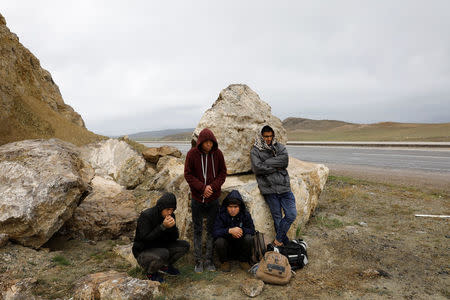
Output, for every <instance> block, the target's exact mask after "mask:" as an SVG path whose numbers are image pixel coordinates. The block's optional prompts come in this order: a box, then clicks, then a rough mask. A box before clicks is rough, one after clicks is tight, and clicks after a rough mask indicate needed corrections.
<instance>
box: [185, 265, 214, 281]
mask: <svg viewBox="0 0 450 300" xmlns="http://www.w3.org/2000/svg"><path fill="white" fill-rule="evenodd" d="M179 270H180V275H179V276H178V278H179V279H180V280H186V279H188V280H191V281H200V280H206V281H211V280H213V279H214V278H215V277H216V276H217V275H218V274H219V273H220V272H218V271H216V272H207V271H204V272H203V273H195V272H194V266H193V265H182V266H180V269H179Z"/></svg>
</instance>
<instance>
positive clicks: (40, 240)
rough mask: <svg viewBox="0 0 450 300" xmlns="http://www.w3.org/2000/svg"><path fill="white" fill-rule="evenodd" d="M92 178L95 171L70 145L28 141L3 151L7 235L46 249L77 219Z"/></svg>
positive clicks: (1, 223) (0, 186) (0, 197)
mask: <svg viewBox="0 0 450 300" xmlns="http://www.w3.org/2000/svg"><path fill="white" fill-rule="evenodd" d="M92 177H93V170H92V168H90V166H88V165H86V164H85V163H84V162H83V160H82V159H81V158H80V157H79V149H78V148H77V147H75V146H74V145H72V144H70V143H67V142H63V141H61V140H58V139H50V140H26V141H21V142H15V143H10V144H6V145H3V146H1V147H0V227H1V231H2V233H5V234H8V235H9V238H10V239H12V240H15V241H18V242H19V243H21V244H23V245H25V246H32V247H36V248H37V247H40V246H41V245H43V244H44V243H45V242H47V241H48V239H50V237H51V236H52V235H53V234H54V233H55V232H56V231H58V230H59V229H60V228H61V226H62V225H63V224H64V222H65V221H66V220H68V219H69V218H70V217H71V216H72V213H73V211H74V210H75V208H76V207H77V205H78V203H79V201H80V200H81V199H82V197H83V194H84V193H85V192H86V191H87V190H88V184H89V182H90V180H91V179H92Z"/></svg>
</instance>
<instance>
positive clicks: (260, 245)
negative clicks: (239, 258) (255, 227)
mask: <svg viewBox="0 0 450 300" xmlns="http://www.w3.org/2000/svg"><path fill="white" fill-rule="evenodd" d="M267 244H268V243H266V240H265V238H264V233H262V232H259V231H256V233H255V235H254V236H253V248H252V262H253V263H254V264H256V263H258V262H260V261H261V259H262V258H263V257H264V253H266V250H267Z"/></svg>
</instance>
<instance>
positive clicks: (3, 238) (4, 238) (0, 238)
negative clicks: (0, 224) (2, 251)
mask: <svg viewBox="0 0 450 300" xmlns="http://www.w3.org/2000/svg"><path fill="white" fill-rule="evenodd" d="M8 241H9V236H8V235H7V234H4V233H0V248H1V247H3V246H5V245H6V244H8Z"/></svg>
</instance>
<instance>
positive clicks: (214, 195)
mask: <svg viewBox="0 0 450 300" xmlns="http://www.w3.org/2000/svg"><path fill="white" fill-rule="evenodd" d="M226 176H227V168H226V166H225V159H224V157H223V154H222V151H220V150H219V147H218V144H217V140H216V137H215V136H214V134H213V132H212V131H211V130H209V129H208V128H205V129H203V130H202V131H201V132H200V134H199V136H198V139H197V145H196V147H194V148H192V149H191V150H189V152H188V153H187V155H186V162H185V164H184V178H185V179H186V181H187V183H188V184H189V187H190V188H191V196H192V200H191V209H192V223H193V224H194V257H195V268H194V270H195V272H197V273H201V272H203V270H204V269H205V270H207V271H215V270H216V268H215V266H214V264H213V261H212V258H213V238H212V230H213V225H214V219H215V217H216V214H217V210H218V207H219V202H218V198H219V196H220V190H221V187H222V184H223V183H224V182H225V178H226ZM203 218H206V230H207V237H206V253H205V255H204V256H203V255H202V232H203Z"/></svg>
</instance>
